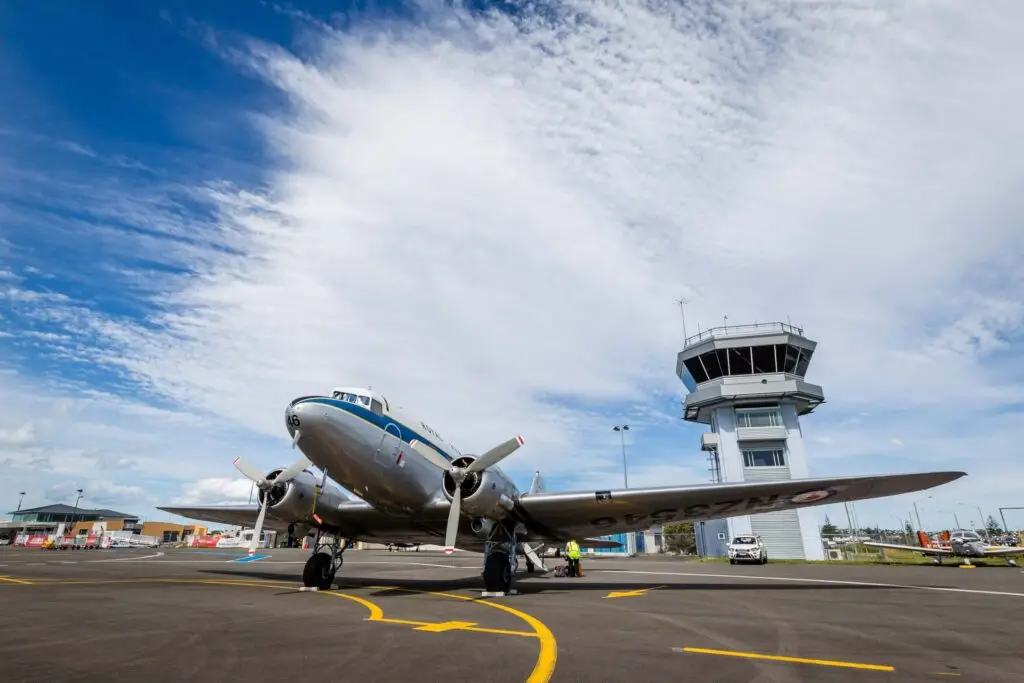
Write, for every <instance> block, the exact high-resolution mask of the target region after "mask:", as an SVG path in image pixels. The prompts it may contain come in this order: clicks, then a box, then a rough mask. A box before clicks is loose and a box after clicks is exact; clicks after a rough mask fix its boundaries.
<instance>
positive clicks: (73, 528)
mask: <svg viewBox="0 0 1024 683" xmlns="http://www.w3.org/2000/svg"><path fill="white" fill-rule="evenodd" d="M75 491H76V492H77V493H78V498H75V511H74V512H72V513H71V535H72V536H74V535H75V517H77V516H78V501H80V500H82V489H75Z"/></svg>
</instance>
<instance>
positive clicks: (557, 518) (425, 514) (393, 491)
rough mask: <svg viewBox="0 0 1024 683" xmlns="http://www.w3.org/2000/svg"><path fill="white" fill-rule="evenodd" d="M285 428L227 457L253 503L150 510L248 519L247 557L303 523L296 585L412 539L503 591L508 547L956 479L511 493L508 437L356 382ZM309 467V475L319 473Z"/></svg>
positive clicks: (298, 407) (512, 554) (309, 403)
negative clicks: (470, 560)
mask: <svg viewBox="0 0 1024 683" xmlns="http://www.w3.org/2000/svg"><path fill="white" fill-rule="evenodd" d="M285 424H286V426H287V429H288V432H289V434H290V435H291V436H292V446H293V448H294V447H296V446H297V447H298V448H299V450H301V452H302V454H303V455H302V457H300V458H299V459H298V461H296V462H295V463H293V464H291V465H289V466H287V467H285V468H279V469H275V470H273V471H271V472H270V473H268V474H266V475H264V474H261V473H260V471H259V470H258V469H256V468H255V467H253V466H252V465H250V464H249V463H246V462H245V461H244V460H242V459H241V458H236V459H235V466H236V467H237V468H238V469H239V470H240V471H241V472H242V473H243V474H244V475H245V476H246V477H248V478H249V479H251V480H252V481H253V482H255V484H256V486H257V487H258V488H259V495H258V503H257V504H256V505H231V506H222V505H221V506H206V507H181V506H167V507H161V508H160V509H161V510H165V511H167V512H171V513H174V514H178V515H181V516H183V517H187V518H190V519H198V520H205V521H210V522H218V523H222V524H231V525H244V526H249V525H252V524H253V523H255V530H254V533H253V545H252V546H251V547H250V551H249V552H250V554H252V553H253V552H254V551H255V546H256V543H257V541H258V539H259V537H260V533H261V531H262V529H263V527H264V525H268V526H269V527H270V528H274V529H279V530H283V529H287V530H288V533H289V534H291V535H293V536H305V535H307V534H310V533H312V532H313V530H315V531H316V542H315V543H314V546H313V553H312V555H311V556H310V558H309V560H308V561H307V562H306V565H305V567H304V569H303V572H302V580H303V583H304V584H305V585H306V586H309V587H316V588H318V589H321V590H328V589H330V587H331V586H332V585H333V583H334V577H335V574H336V572H337V571H338V569H339V568H340V567H341V565H342V556H343V553H344V551H345V547H346V545H347V544H348V541H356V540H359V541H368V542H373V543H401V544H426V543H432V542H436V541H437V540H439V539H441V538H443V539H444V544H445V550H446V552H449V553H450V552H452V551H453V550H454V549H455V548H456V547H458V548H460V549H465V550H474V551H478V552H483V555H484V560H483V565H484V570H483V579H484V585H485V590H486V591H488V592H493V593H507V592H509V591H510V589H511V586H512V579H513V576H514V575H515V572H516V568H517V566H518V561H517V557H518V555H520V554H522V555H524V556H525V558H526V562H527V569H528V570H529V571H532V570H533V568H534V566H537V565H539V566H540V567H541V568H542V569H544V565H543V563H542V562H541V560H540V558H539V556H538V555H537V551H538V549H539V548H540V547H541V546H543V545H552V546H559V547H560V546H562V545H563V544H564V543H565V542H566V541H568V540H570V539H576V540H578V541H580V544H581V545H583V546H590V547H598V546H605V547H607V546H612V547H617V546H618V545H619V544H618V543H613V542H610V541H602V540H584V539H588V538H589V537H592V536H604V535H610V534H617V533H623V532H630V531H640V530H643V529H647V528H649V527H650V526H652V525H654V524H665V523H670V522H678V521H684V520H685V521H692V520H707V519H715V518H720V517H730V516H734V515H743V514H756V513H761V512H771V511H774V510H785V509H789V508H798V507H807V506H812V505H822V504H827V503H840V502H844V501H852V500H862V499H865V498H879V497H882V496H892V495H897V494H901V493H908V492H911V491H920V490H923V489H928V488H932V487H935V486H939V485H941V484H945V483H947V482H950V481H953V480H955V479H959V478H960V477H962V476H964V475H965V473H963V472H926V473H917V474H894V475H879V476H857V477H840V478H830V479H802V480H799V479H798V480H788V481H773V482H758V483H732V484H730V483H726V484H703V485H695V486H667V487H656V488H633V489H621V490H609V491H573V492H545V491H541V490H539V486H537V484H538V479H535V480H534V486H533V487H531V490H530V491H529V492H527V493H521V492H520V491H519V490H518V489H517V488H516V486H515V484H513V482H512V480H511V479H510V478H509V477H508V476H507V475H506V474H505V473H503V472H502V471H501V469H499V468H498V466H497V465H498V463H499V462H501V461H502V460H503V459H504V458H506V457H508V456H509V455H511V454H512V453H513V452H515V451H516V450H517V449H518V448H520V447H521V446H522V445H523V438H522V437H520V436H517V437H515V438H512V439H509V440H508V441H505V442H504V443H501V444H499V445H497V446H495V447H494V448H492V449H490V450H489V451H486V452H485V453H483V454H481V455H470V454H463V453H462V452H461V451H459V449H458V448H456V446H455V445H454V444H453V443H451V442H450V441H448V440H446V439H444V438H443V437H442V436H441V435H440V434H438V433H437V432H436V431H435V430H434V429H432V428H431V427H429V426H428V425H427V424H426V423H425V422H422V421H421V420H419V419H417V418H415V417H413V416H412V415H410V414H409V413H407V412H406V411H405V410H403V409H402V408H400V407H398V406H396V405H394V404H393V403H391V402H389V401H388V400H387V398H385V397H384V396H382V395H381V394H379V393H377V392H374V391H370V390H368V389H360V388H338V389H335V390H334V391H333V392H332V394H331V395H330V396H304V397H301V398H297V399H295V400H294V401H292V402H291V403H290V404H289V405H288V407H287V409H286V410H285ZM311 465H316V466H317V467H318V468H319V469H320V470H321V475H320V476H317V475H316V474H314V472H313V471H311V470H310V469H309V468H310V466H311ZM328 478H330V480H332V481H328ZM334 482H336V483H337V484H340V486H341V487H343V488H344V489H347V490H348V491H351V492H352V493H354V494H356V495H357V496H358V497H359V499H355V498H352V497H350V496H349V495H348V494H347V493H345V491H343V490H342V489H341V488H339V487H338V486H336V485H335V484H334ZM343 539H345V541H344V542H342V540H343Z"/></svg>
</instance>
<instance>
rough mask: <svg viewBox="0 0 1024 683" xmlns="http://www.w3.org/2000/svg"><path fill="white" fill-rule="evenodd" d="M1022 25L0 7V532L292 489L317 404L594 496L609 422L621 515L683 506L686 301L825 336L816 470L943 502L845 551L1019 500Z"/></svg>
mask: <svg viewBox="0 0 1024 683" xmlns="http://www.w3.org/2000/svg"><path fill="white" fill-rule="evenodd" d="M1022 21H1024V5H1021V3H1019V2H1014V1H1013V0H994V1H993V2H988V3H983V4H980V5H979V4H977V3H963V2H956V1H954V0H932V1H930V2H921V1H919V0H894V1H893V0H890V1H886V2H882V1H878V2H875V1H874V0H856V1H852V0H851V1H849V2H846V1H844V0H832V1H829V2H806V1H801V2H795V1H794V2H784V1H779V2H766V1H765V2H761V1H757V0H715V2H710V1H709V0H693V1H691V2H637V1H635V0H618V1H616V2H608V1H606V0H596V1H595V2H586V3H583V2H573V1H567V2H559V3H549V4H544V3H527V4H524V3H504V4H496V5H488V4H484V3H473V4H462V3H459V2H444V3H441V2H428V1H426V0H423V2H418V3H417V2H413V3H409V4H397V3H389V2H374V3H348V4H346V3H329V2H307V3H292V4H273V3H270V2H248V3H238V2H234V1H230V2H229V1H227V0H218V1H203V2H198V1H196V2H191V1H186V0H179V1H175V2H164V3H161V2H152V3H135V2H128V1H127V0H122V1H116V2H108V3H102V4H101V5H97V4H96V3H89V2H86V1H85V0H78V1H69V2H62V3H58V4H55V3H34V2H14V3H4V4H2V5H0V92H3V93H4V97H3V98H2V99H0V405H3V406H4V410H3V411H2V412H0V508H2V510H0V512H7V511H9V510H13V509H14V508H15V507H16V505H17V502H18V499H19V495H18V494H19V492H22V491H24V492H25V496H24V501H23V505H24V506H25V507H31V506H36V505H43V504H47V503H55V502H64V503H69V504H70V503H73V502H74V498H75V493H74V492H75V490H76V489H78V488H82V489H83V490H84V497H83V499H82V502H81V505H82V506H85V507H113V508H116V509H119V510H124V511H126V512H132V513H135V514H138V515H141V516H142V517H143V518H145V519H156V520H167V519H171V517H169V516H168V515H167V513H163V512H160V511H159V510H157V509H156V506H157V505H161V504H172V503H175V504H184V503H224V502H238V501H242V502H244V501H246V500H248V497H249V493H250V486H249V483H248V482H247V481H246V480H244V479H242V478H241V477H240V475H239V474H238V472H237V471H236V470H235V469H234V468H233V466H232V464H231V461H232V459H233V458H234V457H235V456H237V455H243V456H244V457H245V458H246V459H248V460H249V461H251V462H253V463H255V464H256V465H258V466H259V467H261V468H265V469H267V470H270V469H271V468H273V467H277V466H283V465H285V464H287V463H290V462H291V461H292V460H293V459H294V452H293V451H291V450H290V439H289V436H288V433H287V432H286V430H285V429H284V424H283V412H284V409H285V406H286V405H287V404H288V402H289V401H290V400H291V399H292V398H294V397H297V396H303V395H309V394H317V393H327V392H329V391H330V390H331V388H332V387H334V386H339V385H346V386H372V387H373V389H375V390H378V391H381V392H383V393H384V394H385V395H386V396H388V397H389V399H390V400H392V401H395V402H397V403H400V404H401V405H403V406H405V407H406V408H407V409H409V410H412V411H414V412H415V413H416V414H418V415H422V416H423V419H424V420H425V421H427V422H428V424H431V425H432V426H434V427H435V428H436V429H438V430H439V431H440V432H441V433H442V434H444V435H445V436H446V437H448V438H450V439H452V440H454V441H456V442H457V443H458V444H459V446H460V448H461V450H463V451H464V452H482V451H484V450H486V449H488V448H490V447H491V446H493V445H495V444H497V443H499V442H501V441H504V440H505V439H507V438H509V437H510V436H513V435H516V434H522V435H524V436H525V438H526V446H525V447H524V448H522V449H521V450H520V451H518V452H517V453H516V454H515V455H513V456H512V457H510V458H509V459H507V460H506V461H504V463H503V465H502V467H503V469H504V470H505V471H506V472H507V473H509V474H510V475H512V476H513V477H514V478H515V479H516V481H517V483H518V484H519V485H520V487H521V488H524V489H525V488H527V487H528V486H529V483H530V478H531V476H532V474H533V472H534V471H535V470H540V471H541V472H542V474H543V476H544V478H545V482H546V485H547V487H548V488H549V489H563V488H564V489H570V488H571V489H589V488H612V487H617V486H620V485H621V482H622V477H623V472H622V452H621V443H620V440H619V434H617V433H615V432H613V431H612V427H613V426H614V425H618V424H629V425H630V426H631V429H630V431H629V432H628V435H629V436H628V440H627V442H626V448H627V459H628V474H629V484H630V486H631V487H633V486H647V485H669V484H685V483H703V482H707V481H708V480H709V477H710V475H709V472H708V468H707V461H706V458H705V457H704V454H702V453H701V451H700V449H699V444H700V434H701V433H702V432H703V431H704V430H705V429H706V427H704V426H702V425H694V424H689V423H686V422H684V421H682V419H681V415H682V410H681V401H682V400H683V398H684V395H685V388H684V387H683V386H682V383H681V382H680V381H679V379H678V378H677V377H676V376H675V374H674V373H675V359H676V354H677V353H678V351H679V350H680V348H681V345H682V340H683V321H682V316H681V315H680V310H679V307H678V305H677V304H676V301H677V300H678V299H679V298H680V297H685V298H686V299H687V300H688V301H689V303H688V304H687V305H686V308H685V318H686V325H687V326H688V329H689V331H690V332H691V333H692V332H694V331H695V330H696V328H697V327H698V326H700V327H701V328H703V329H706V328H708V327H710V326H714V325H719V324H721V323H722V322H723V320H724V319H725V317H726V316H728V321H729V323H730V324H739V323H743V322H754V321H760V322H765V321H773V320H782V321H786V320H789V321H792V322H793V323H796V324H799V325H801V326H802V327H803V329H804V330H805V333H806V334H807V336H808V337H810V338H812V339H814V340H815V341H816V342H818V344H819V346H818V349H817V351H816V353H815V356H814V359H813V361H812V363H811V366H810V369H809V371H808V375H807V379H808V380H809V381H811V382H813V383H815V384H819V385H821V386H822V387H823V388H824V391H825V395H826V399H827V402H826V403H825V404H824V405H822V406H821V407H819V408H818V409H817V410H816V411H815V412H814V413H813V414H811V415H808V416H806V417H805V418H804V419H803V420H802V426H803V434H804V438H805V439H806V448H807V452H808V457H809V464H810V473H811V475H812V476H833V475H846V474H871V473H894V472H909V471H924V470H963V471H966V472H968V474H969V476H968V477H966V478H964V479H961V480H959V481H957V482H954V483H953V484H949V485H947V486H944V487H940V488H937V489H933V490H930V491H927V492H923V493H921V494H919V495H908V496H900V497H895V498H889V499H881V500H875V501H865V502H862V503H858V504H857V506H856V513H857V517H858V520H859V522H860V523H861V524H862V525H873V526H889V527H896V526H898V525H899V524H900V522H901V520H904V519H906V518H907V517H909V516H910V513H911V510H912V503H913V502H914V501H915V500H918V501H920V502H919V504H918V509H919V510H920V514H921V518H922V521H923V523H924V526H925V527H928V528H946V527H948V526H950V525H952V521H953V515H952V513H953V512H956V514H957V516H958V517H959V519H960V520H961V521H962V522H963V523H964V524H966V523H967V522H968V520H973V519H974V518H976V517H978V516H979V515H978V513H977V507H978V506H980V507H981V508H982V513H983V514H984V515H985V516H988V515H995V516H997V517H998V512H997V508H998V507H1000V506H1015V505H1016V506H1024V491H1022V488H1021V485H1020V482H1021V481H1024V463H1022V460H1021V458H1020V443H1021V436H1022V435H1024V361H1022V355H1021V351H1022V348H1024V265H1022V263H1024V259H1022V256H1024V225H1022V218H1021V216H1024V194H1021V193H1020V191H1019V189H1020V187H1021V186H1022V185H1024V128H1022V127H1021V126H1020V121H1021V120H1022V118H1024V81H1022V80H1021V79H1020V78H1019V75H1018V73H1017V69H1015V68H1013V67H1011V65H1014V64H1020V63H1022V62H1024V43H1021V42H1020V40H1019V39H1018V35H1017V32H1016V31H1015V28H1014V27H1015V26H1019V25H1020V24H1021V22H1022ZM926 496H931V497H930V498H926ZM817 510H819V513H820V514H819V519H820V520H822V521H823V520H824V517H825V515H826V514H828V515H829V516H830V517H831V520H832V521H833V522H835V523H842V520H843V519H844V518H845V513H844V512H843V510H842V508H841V507H839V508H838V509H837V507H836V506H824V507H821V508H817ZM1006 514H1007V519H1008V521H1010V522H1011V526H1016V527H1021V526H1024V511H1019V512H1007V513H1006ZM1014 515H1016V517H1014ZM177 521H181V520H177Z"/></svg>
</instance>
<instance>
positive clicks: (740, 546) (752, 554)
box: [729, 536, 768, 564]
mask: <svg viewBox="0 0 1024 683" xmlns="http://www.w3.org/2000/svg"><path fill="white" fill-rule="evenodd" d="M737 562H757V563H758V564H767V563H768V549H767V548H765V547H764V542H763V541H762V540H761V537H760V536H737V537H735V538H734V539H732V543H730V544H729V564H736V563H737Z"/></svg>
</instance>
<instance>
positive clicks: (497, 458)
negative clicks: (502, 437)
mask: <svg viewBox="0 0 1024 683" xmlns="http://www.w3.org/2000/svg"><path fill="white" fill-rule="evenodd" d="M523 443H525V441H524V439H523V437H521V436H517V437H515V438H512V439H509V440H508V441H506V442H504V443H501V444H498V445H497V446H495V447H494V448H492V449H491V450H489V451H487V452H486V453H484V454H483V455H481V456H480V457H478V458H477V459H476V460H474V461H473V462H471V463H469V465H467V466H466V467H458V466H456V465H455V464H454V463H453V462H450V461H449V460H448V459H447V458H445V457H444V456H443V455H441V454H440V453H439V452H438V451H437V450H436V449H435V448H433V447H431V446H428V445H427V444H425V443H423V442H422V441H417V440H415V439H414V440H412V441H410V442H409V445H410V446H412V448H413V450H415V451H416V452H417V453H419V454H420V455H422V456H423V457H424V458H426V459H427V460H428V461H430V462H431V463H433V464H434V465H436V466H437V467H439V468H441V469H442V470H445V471H446V472H448V473H449V474H451V475H452V479H454V480H455V494H454V495H453V496H452V506H451V509H450V510H449V511H448V526H447V528H446V529H445V534H444V552H445V553H446V554H448V555H450V554H451V553H452V552H453V551H454V550H455V536H456V534H457V533H458V530H459V518H460V517H461V515H462V482H464V481H465V480H466V477H468V476H469V475H471V474H473V473H474V472H482V471H484V470H485V469H487V468H488V467H492V466H494V465H497V464H498V463H499V462H501V461H502V460H504V459H505V458H507V457H508V456H510V455H512V454H513V453H514V452H515V451H517V450H518V449H519V447H520V446H522V445H523Z"/></svg>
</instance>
